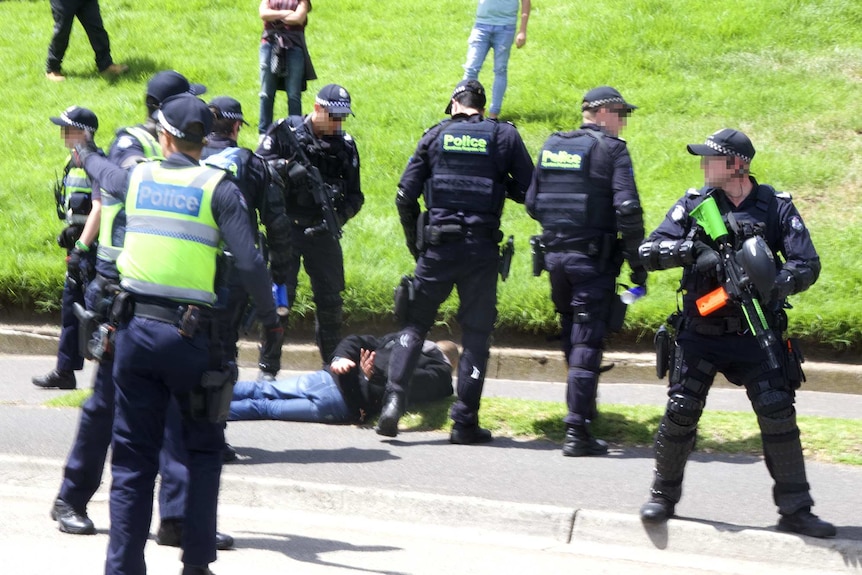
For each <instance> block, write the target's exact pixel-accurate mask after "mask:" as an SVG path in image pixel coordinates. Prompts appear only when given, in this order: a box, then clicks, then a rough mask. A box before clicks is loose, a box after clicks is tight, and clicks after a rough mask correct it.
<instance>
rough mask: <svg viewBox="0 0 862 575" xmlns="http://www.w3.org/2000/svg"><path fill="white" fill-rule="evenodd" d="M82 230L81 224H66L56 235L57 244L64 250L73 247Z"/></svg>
mask: <svg viewBox="0 0 862 575" xmlns="http://www.w3.org/2000/svg"><path fill="white" fill-rule="evenodd" d="M83 231H84V228H82V227H81V226H67V227H66V228H64V229H63V231H62V232H60V235H59V236H57V245H58V246H60V247H61V248H63V249H64V250H66V251H69V250H71V249H74V247H75V242H77V241H78V238H80V237H81V232H83Z"/></svg>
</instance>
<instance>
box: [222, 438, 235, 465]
mask: <svg viewBox="0 0 862 575" xmlns="http://www.w3.org/2000/svg"><path fill="white" fill-rule="evenodd" d="M236 460H237V455H236V449H234V447H233V445H231V444H230V443H227V442H225V444H224V449H222V450H221V462H222V463H230V462H232V461H236Z"/></svg>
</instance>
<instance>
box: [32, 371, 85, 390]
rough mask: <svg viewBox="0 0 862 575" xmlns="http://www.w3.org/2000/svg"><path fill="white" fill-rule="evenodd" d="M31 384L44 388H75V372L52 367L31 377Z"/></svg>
mask: <svg viewBox="0 0 862 575" xmlns="http://www.w3.org/2000/svg"><path fill="white" fill-rule="evenodd" d="M32 381H33V385H35V386H36V387H43V388H45V389H51V388H55V387H56V388H57V389H75V388H76V387H77V386H78V384H77V383H76V382H75V372H74V371H71V370H69V371H67V370H59V369H52V370H51V371H49V372H48V373H47V374H45V375H42V376H37V377H34V378H33V380H32Z"/></svg>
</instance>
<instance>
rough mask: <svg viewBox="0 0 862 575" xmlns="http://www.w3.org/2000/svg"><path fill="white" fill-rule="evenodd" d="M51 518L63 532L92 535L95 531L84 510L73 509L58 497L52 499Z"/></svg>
mask: <svg viewBox="0 0 862 575" xmlns="http://www.w3.org/2000/svg"><path fill="white" fill-rule="evenodd" d="M51 519H53V520H55V521H56V522H57V525H58V526H59V527H60V531H62V532H63V533H71V534H72V535H93V534H95V533H96V526H95V525H93V521H92V520H91V519H90V518H89V517H87V512H86V511H83V512H80V513H79V512H78V511H75V509H73V508H72V506H71V505H69V504H68V503H66V502H65V501H63V500H62V499H60V498H59V497H58V498H57V500H56V501H54V507H52V508H51Z"/></svg>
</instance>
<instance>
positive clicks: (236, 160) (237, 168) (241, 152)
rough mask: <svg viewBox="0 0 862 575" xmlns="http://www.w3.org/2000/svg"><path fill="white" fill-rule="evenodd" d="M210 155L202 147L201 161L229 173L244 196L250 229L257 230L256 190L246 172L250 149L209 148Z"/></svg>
mask: <svg viewBox="0 0 862 575" xmlns="http://www.w3.org/2000/svg"><path fill="white" fill-rule="evenodd" d="M209 151H210V152H212V155H208V154H207V149H206V148H204V159H203V160H201V163H202V164H203V165H205V166H212V167H214V168H218V169H220V170H224V171H225V172H228V173H229V174H231V175H232V176H233V178H234V181H235V183H236V185H237V187H239V191H240V192H242V195H243V197H244V198H245V203H246V205H248V214H249V222H250V225H251V229H252V230H254V231H255V232H257V213H256V212H255V206H257V205H258V204H260V202H259V201H258V198H257V193H256V192H257V191H256V190H254V189H252V186H251V185H250V183H249V181H248V178H247V177H246V173H247V171H248V162H249V159H250V158H251V155H252V153H253V152H252V151H251V150H249V149H247V148H239V147H230V148H223V149H221V150H218V151H216V150H214V149H210V150H209Z"/></svg>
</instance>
